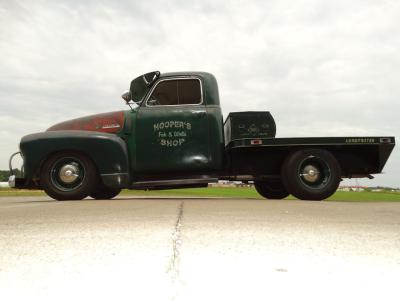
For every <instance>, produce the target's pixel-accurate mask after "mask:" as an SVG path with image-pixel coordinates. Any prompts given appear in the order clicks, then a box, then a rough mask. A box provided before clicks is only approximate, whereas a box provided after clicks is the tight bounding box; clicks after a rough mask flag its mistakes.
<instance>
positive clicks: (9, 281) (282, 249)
mask: <svg viewBox="0 0 400 300" xmlns="http://www.w3.org/2000/svg"><path fill="white" fill-rule="evenodd" d="M0 252H1V255H0V298H1V299H80V298H86V299H93V298H97V299H99V298H100V299H111V298H112V299H285V298H286V299H293V298H296V299H303V298H306V299H321V298H323V299H399V298H400V289H399V287H398V286H399V281H400V203H349V202H347V203H346V202H307V201H286V200H281V201H279V200H278V201H268V200H250V199H249V200H243V199H241V200H239V199H190V198H182V199H176V198H174V199H171V198H169V199H168V198H149V199H143V198H119V199H117V200H109V201H96V200H83V201H67V202H57V201H53V200H51V199H49V198H45V197H25V198H16V197H15V198H0Z"/></svg>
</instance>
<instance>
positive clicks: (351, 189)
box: [338, 185, 367, 192]
mask: <svg viewBox="0 0 400 300" xmlns="http://www.w3.org/2000/svg"><path fill="white" fill-rule="evenodd" d="M365 189H367V187H366V186H359V185H342V186H339V188H338V191H342V192H363V191H365Z"/></svg>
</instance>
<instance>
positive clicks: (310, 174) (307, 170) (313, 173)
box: [301, 165, 320, 182]
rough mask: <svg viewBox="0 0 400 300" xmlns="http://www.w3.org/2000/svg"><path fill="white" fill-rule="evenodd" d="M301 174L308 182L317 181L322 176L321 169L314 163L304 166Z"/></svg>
mask: <svg viewBox="0 0 400 300" xmlns="http://www.w3.org/2000/svg"><path fill="white" fill-rule="evenodd" d="M301 176H303V178H304V180H306V181H308V182H316V181H318V180H319V178H320V171H319V170H318V168H316V167H315V166H313V165H307V166H305V167H304V168H303V171H302V174H301Z"/></svg>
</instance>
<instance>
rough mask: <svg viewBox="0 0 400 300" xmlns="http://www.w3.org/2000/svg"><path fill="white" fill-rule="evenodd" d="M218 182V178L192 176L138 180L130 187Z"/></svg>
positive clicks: (187, 185) (195, 184)
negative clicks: (187, 177)
mask: <svg viewBox="0 0 400 300" xmlns="http://www.w3.org/2000/svg"><path fill="white" fill-rule="evenodd" d="M213 182H218V178H211V177H206V178H204V177H203V178H191V179H172V180H151V181H136V182H134V183H132V184H131V186H130V187H129V188H130V189H163V188H164V189H168V188H186V187H188V188H189V187H205V186H206V185H207V184H208V183H213Z"/></svg>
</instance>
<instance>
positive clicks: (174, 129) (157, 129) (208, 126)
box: [17, 72, 395, 187]
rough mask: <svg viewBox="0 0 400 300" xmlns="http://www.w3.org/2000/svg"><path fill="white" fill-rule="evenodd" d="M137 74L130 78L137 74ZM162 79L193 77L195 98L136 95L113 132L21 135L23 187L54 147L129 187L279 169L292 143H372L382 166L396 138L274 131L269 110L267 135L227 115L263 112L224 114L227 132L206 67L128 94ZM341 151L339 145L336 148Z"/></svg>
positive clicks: (258, 116)
mask: <svg viewBox="0 0 400 300" xmlns="http://www.w3.org/2000/svg"><path fill="white" fill-rule="evenodd" d="M138 78H139V79H137V82H139V81H140V80H142V79H143V76H139V77H138ZM166 78H167V79H168V78H171V79H172V78H174V79H175V78H176V79H180V78H198V79H199V80H200V81H201V83H202V96H203V99H202V103H201V104H198V105H179V106H178V105H177V106H163V107H162V106H152V107H147V106H146V103H145V101H142V102H141V103H140V106H139V107H136V108H135V109H133V110H129V111H125V112H124V114H125V120H124V122H125V123H124V126H123V128H122V129H121V131H119V132H118V133H117V134H107V133H99V132H93V131H90V132H89V131H50V132H44V133H38V134H32V135H28V136H25V137H24V138H22V140H21V144H20V149H21V151H22V154H23V156H24V168H25V186H32V179H37V178H38V177H37V176H38V172H39V171H40V166H41V164H42V163H43V161H44V160H45V159H46V158H47V157H48V156H49V155H51V154H52V153H55V152H59V151H79V152H82V153H84V154H87V155H88V156H89V157H90V158H91V159H92V160H93V162H94V163H95V164H96V166H97V168H98V170H99V173H100V175H101V178H102V180H103V183H105V184H106V185H109V186H116V187H117V186H118V187H129V186H131V184H132V181H133V180H138V181H139V180H140V179H143V178H147V179H149V178H150V179H157V178H160V176H163V177H164V178H168V176H170V175H171V176H172V174H174V176H177V175H176V174H181V175H179V176H182V178H186V177H190V176H192V175H196V176H198V175H209V176H211V175H212V176H215V175H216V176H218V177H219V178H224V179H226V178H231V176H235V175H241V174H244V175H251V174H252V172H256V171H257V172H259V170H261V172H262V173H254V174H261V175H262V174H272V175H277V176H279V173H280V161H283V159H284V158H285V155H288V154H289V153H290V152H291V151H293V150H295V149H297V148H298V147H307V148H310V147H313V148H327V147H332V149H335V150H338V149H339V150H340V149H345V150H343V151H344V152H346V151H348V152H349V153H348V154H349V157H356V155H357V149H361V147H374V148H373V149H372V148H371V149H372V150H371V153H373V155H371V156H368V155H369V151H370V150H368V151H367V152H365V151H364V152H365V153H368V155H366V157H367V159H368V158H370V159H368V160H369V162H368V163H369V165H371V164H372V165H375V167H370V169H374V170H375V169H376V170H382V168H383V166H384V164H385V162H386V161H387V158H388V157H389V155H390V153H391V151H392V149H393V147H394V144H395V141H394V137H356V138H353V137H337V138H273V136H274V135H275V123H274V122H273V118H272V117H271V120H272V121H271V120H269V121H268V124H269V125H270V126H271V127H269V128H268V130H266V132H265V133H266V134H267V136H270V138H265V135H264V136H262V135H251V134H250V135H248V134H247V133H246V132H244V131H243V130H244V129H243V128H239V129H238V128H235V121H233V120H234V118H236V120H241V121H244V122H245V123H246V126H247V127H246V128H250V126H251V125H252V124H253V123H254V122H255V123H257V124H258V123H260V124H259V125H260V126H261V125H262V124H263V114H264V117H265V112H244V113H233V114H231V115H230V117H229V118H228V120H227V122H229V123H230V124H229V127H230V128H229V130H228V131H229V132H227V133H226V135H224V128H223V127H224V125H223V120H222V113H221V107H220V102H219V94H218V85H217V81H216V79H215V77H214V76H213V75H212V74H209V73H205V72H179V73H165V74H161V75H160V77H159V78H156V79H155V81H154V82H152V83H151V84H148V85H144V84H143V80H142V82H139V84H138V88H137V89H136V93H137V94H135V95H134V97H135V100H139V101H140V100H146V99H147V98H148V97H149V96H150V93H151V92H152V88H153V87H154V86H155V85H156V84H157V82H158V81H160V80H163V79H166ZM133 85H135V84H134V82H133ZM259 121H260V122H259ZM264 121H265V120H264ZM236 123H237V124H239V123H240V122H239V123H238V122H236ZM254 138H257V139H261V145H255V144H254V143H253V142H252V140H254ZM225 141H226V144H227V145H226V147H225ZM258 142H259V141H258ZM346 149H349V150H346ZM368 149H369V148H368ZM343 151H342V150H340V151H339V152H340V153H341V155H343V153H344V152H343ZM350 152H351V153H350ZM278 153H279V155H274V154H278ZM233 154H235V155H236V154H240V155H239V156H237V157H240V166H239V167H240V168H239V167H238V168H235V162H233V161H232V159H233V157H235V156H234V155H233ZM344 154H345V156H346V155H347V154H346V153H344ZM258 157H260V159H261V160H262V159H264V158H267V159H269V161H270V163H271V164H270V165H269V164H262V165H260V161H259V160H258ZM274 157H280V159H279V160H276V159H275V158H274ZM376 157H379V159H377V158H376ZM272 164H275V167H272ZM232 166H233V167H232ZM359 169H360V168H359ZM361 169H362V168H361ZM239 170H240V171H239ZM243 170H244V171H243ZM346 172H347V173H346V175H351V174H352V173H351V167H350V168H349V170H348V171H347V170H346ZM359 174H361V173H359ZM232 178H233V177H232ZM17 182H19V183H20V182H21V181H20V180H17ZM18 185H19V187H22V186H21V184H18Z"/></svg>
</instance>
